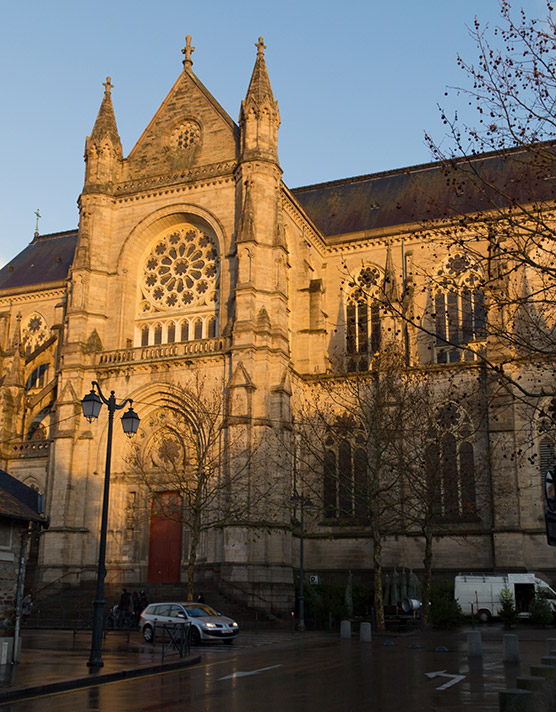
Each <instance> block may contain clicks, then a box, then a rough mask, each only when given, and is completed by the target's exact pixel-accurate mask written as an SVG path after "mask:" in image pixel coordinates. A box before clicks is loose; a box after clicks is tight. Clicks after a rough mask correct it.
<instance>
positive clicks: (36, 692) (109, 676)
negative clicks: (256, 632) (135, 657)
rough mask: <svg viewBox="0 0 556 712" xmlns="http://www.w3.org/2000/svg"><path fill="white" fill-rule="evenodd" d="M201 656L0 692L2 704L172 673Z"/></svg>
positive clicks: (194, 661)
mask: <svg viewBox="0 0 556 712" xmlns="http://www.w3.org/2000/svg"><path fill="white" fill-rule="evenodd" d="M200 660H201V656H200V655H196V656H194V657H189V658H187V659H185V660H180V661H176V662H172V663H160V664H158V665H144V666H142V667H139V668H129V669H128V670H118V671H116V672H108V673H104V674H103V673H100V674H98V673H89V675H88V676H87V677H78V678H74V679H73V680H61V681H60V682H50V683H46V684H44V685H33V686H32V687H20V688H17V689H14V690H0V704H4V703H5V702H12V701H14V700H23V699H27V698H29V697H40V696H42V695H51V694H54V693H55V692H65V691H67V690H77V689H81V688H85V687H95V686H96V685H103V684H106V683H108V682H115V681H116V680H124V679H132V678H134V677H141V676H142V675H156V674H160V673H164V672H172V671H173V670H180V669H182V668H186V667H189V666H190V665H195V664H196V663H198V662H200Z"/></svg>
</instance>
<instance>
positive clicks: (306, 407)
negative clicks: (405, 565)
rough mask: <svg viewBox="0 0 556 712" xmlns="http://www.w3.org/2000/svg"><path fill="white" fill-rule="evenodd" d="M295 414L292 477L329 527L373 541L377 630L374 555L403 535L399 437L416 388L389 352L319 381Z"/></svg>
mask: <svg viewBox="0 0 556 712" xmlns="http://www.w3.org/2000/svg"><path fill="white" fill-rule="evenodd" d="M310 388H311V394H310V397H306V398H305V401H304V403H303V404H300V406H299V408H298V410H297V413H296V414H295V441H296V444H297V449H296V462H297V465H296V475H297V477H298V479H299V480H301V481H302V483H303V487H304V488H305V489H307V490H309V491H310V492H311V496H312V497H314V498H315V499H316V500H317V501H318V502H319V503H320V505H321V510H322V515H323V519H324V521H325V522H326V523H327V524H329V525H330V526H332V527H333V526H337V525H351V526H355V527H356V528H359V529H361V531H364V532H365V533H367V534H368V535H370V536H371V538H372V541H373V562H372V563H373V572H374V574H373V575H374V608H375V614H376V624H377V628H378V630H383V629H384V602H383V596H382V551H383V545H384V541H385V539H386V538H387V537H389V536H392V535H394V534H399V533H401V532H402V530H403V526H404V525H403V517H402V512H401V497H402V494H403V481H404V471H403V459H402V457H401V451H402V449H403V443H402V439H403V435H404V432H405V430H406V428H405V421H406V420H407V419H408V418H411V417H412V413H413V407H414V404H415V402H416V400H415V396H416V388H417V381H415V380H414V379H413V378H412V377H411V376H409V375H408V374H407V373H405V372H404V370H403V369H402V368H401V362H400V357H399V355H398V354H397V353H395V352H394V351H391V352H387V353H385V354H384V355H382V356H381V357H378V356H377V358H376V359H375V361H374V363H373V370H372V371H370V372H367V373H358V374H353V375H349V376H340V377H334V378H332V377H331V378H329V379H327V380H326V379H319V381H318V382H315V383H313V384H312V385H311V387H310Z"/></svg>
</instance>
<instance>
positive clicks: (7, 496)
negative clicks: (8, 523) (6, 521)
mask: <svg viewBox="0 0 556 712" xmlns="http://www.w3.org/2000/svg"><path fill="white" fill-rule="evenodd" d="M38 510H39V493H38V492H37V491H36V490H34V489H32V488H31V487H28V486H27V485H25V484H23V482H20V481H19V480H17V479H16V478H15V477H12V476H11V475H9V474H8V473H7V472H4V470H0V516H3V517H10V518H11V519H22V520H24V521H27V522H41V521H42V520H43V518H42V517H41V515H40V514H39V511H38Z"/></svg>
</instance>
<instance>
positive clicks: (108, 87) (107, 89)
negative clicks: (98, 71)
mask: <svg viewBox="0 0 556 712" xmlns="http://www.w3.org/2000/svg"><path fill="white" fill-rule="evenodd" d="M102 86H103V87H104V93H105V94H110V92H111V90H112V87H113V86H114V85H113V84H112V83H111V81H110V77H106V81H105V82H102Z"/></svg>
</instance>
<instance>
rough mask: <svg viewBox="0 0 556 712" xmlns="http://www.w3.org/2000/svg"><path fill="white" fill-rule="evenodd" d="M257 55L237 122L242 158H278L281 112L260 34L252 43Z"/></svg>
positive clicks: (276, 159)
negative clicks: (239, 128) (273, 89)
mask: <svg viewBox="0 0 556 712" xmlns="http://www.w3.org/2000/svg"><path fill="white" fill-rule="evenodd" d="M255 47H256V48H257V59H256V60H255V67H254V68H253V74H252V75H251V81H250V83H249V88H248V89H247V94H246V96H245V100H244V101H242V102H241V111H240V115H239V124H240V126H241V132H242V158H243V160H251V159H253V158H263V159H264V158H266V159H271V160H273V161H276V162H277V161H278V127H279V126H280V113H279V111H278V102H277V101H276V100H275V99H274V95H273V93H272V87H271V85H270V79H269V78H268V71H267V68H266V62H265V58H264V50H265V49H266V47H265V44H264V41H263V38H262V37H259V41H258V42H257V43H256V44H255Z"/></svg>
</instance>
